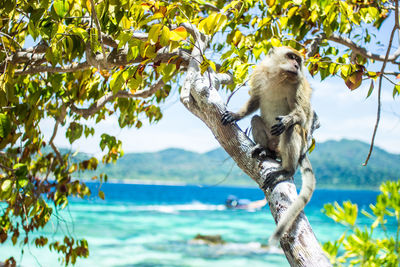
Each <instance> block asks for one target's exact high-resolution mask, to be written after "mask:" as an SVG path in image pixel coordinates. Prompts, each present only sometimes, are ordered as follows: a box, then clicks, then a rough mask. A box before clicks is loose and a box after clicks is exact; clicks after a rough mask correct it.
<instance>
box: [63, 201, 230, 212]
mask: <svg viewBox="0 0 400 267" xmlns="http://www.w3.org/2000/svg"><path fill="white" fill-rule="evenodd" d="M70 209H71V211H75V212H96V213H97V212H114V213H115V212H123V213H126V212H135V211H153V212H162V213H179V212H180V211H219V210H226V207H225V205H215V204H205V203H201V202H192V203H186V204H165V205H162V204H147V205H146V204H139V205H126V204H125V205H93V204H92V205H87V204H75V205H71V206H70Z"/></svg>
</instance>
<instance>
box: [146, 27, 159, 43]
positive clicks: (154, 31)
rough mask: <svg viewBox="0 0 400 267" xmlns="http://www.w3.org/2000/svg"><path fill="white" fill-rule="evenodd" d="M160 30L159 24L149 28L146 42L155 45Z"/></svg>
mask: <svg viewBox="0 0 400 267" xmlns="http://www.w3.org/2000/svg"><path fill="white" fill-rule="evenodd" d="M161 28H162V25H161V24H154V25H153V26H151V28H150V31H149V36H148V40H149V42H150V44H151V45H155V44H156V43H157V42H158V36H159V35H160V30H161Z"/></svg>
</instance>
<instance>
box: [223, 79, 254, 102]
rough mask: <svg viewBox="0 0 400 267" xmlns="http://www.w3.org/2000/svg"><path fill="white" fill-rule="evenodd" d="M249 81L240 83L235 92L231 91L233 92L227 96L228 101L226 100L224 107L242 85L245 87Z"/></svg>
mask: <svg viewBox="0 0 400 267" xmlns="http://www.w3.org/2000/svg"><path fill="white" fill-rule="evenodd" d="M248 81H249V80H247V81H245V82H244V83H242V84H241V85H239V86H238V87H237V88H236V89H235V90H233V92H232V93H231V94H230V95H229V97H228V99H227V100H226V104H225V106H227V105H228V103H229V101H230V100H231V98H232V96H233V95H234V94H235V93H236V92H237V91H238V90H239V89H240V88H242V86H243V85H245V84H246V83H247V82H248Z"/></svg>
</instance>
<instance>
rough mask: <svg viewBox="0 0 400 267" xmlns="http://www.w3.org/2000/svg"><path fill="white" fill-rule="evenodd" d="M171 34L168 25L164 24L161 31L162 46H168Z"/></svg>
mask: <svg viewBox="0 0 400 267" xmlns="http://www.w3.org/2000/svg"><path fill="white" fill-rule="evenodd" d="M170 36H171V34H170V31H169V29H168V27H166V26H164V27H163V28H162V31H161V37H160V44H161V45H162V46H167V45H168V43H169V39H170Z"/></svg>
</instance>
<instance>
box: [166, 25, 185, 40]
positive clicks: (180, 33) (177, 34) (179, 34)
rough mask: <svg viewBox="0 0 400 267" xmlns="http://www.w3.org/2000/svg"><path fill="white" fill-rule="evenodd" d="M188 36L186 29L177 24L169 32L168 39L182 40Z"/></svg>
mask: <svg viewBox="0 0 400 267" xmlns="http://www.w3.org/2000/svg"><path fill="white" fill-rule="evenodd" d="M187 36H188V33H187V31H186V29H185V28H184V27H182V26H179V27H178V28H176V29H175V30H173V31H171V32H170V40H172V41H182V40H185V39H186V38H187Z"/></svg>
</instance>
